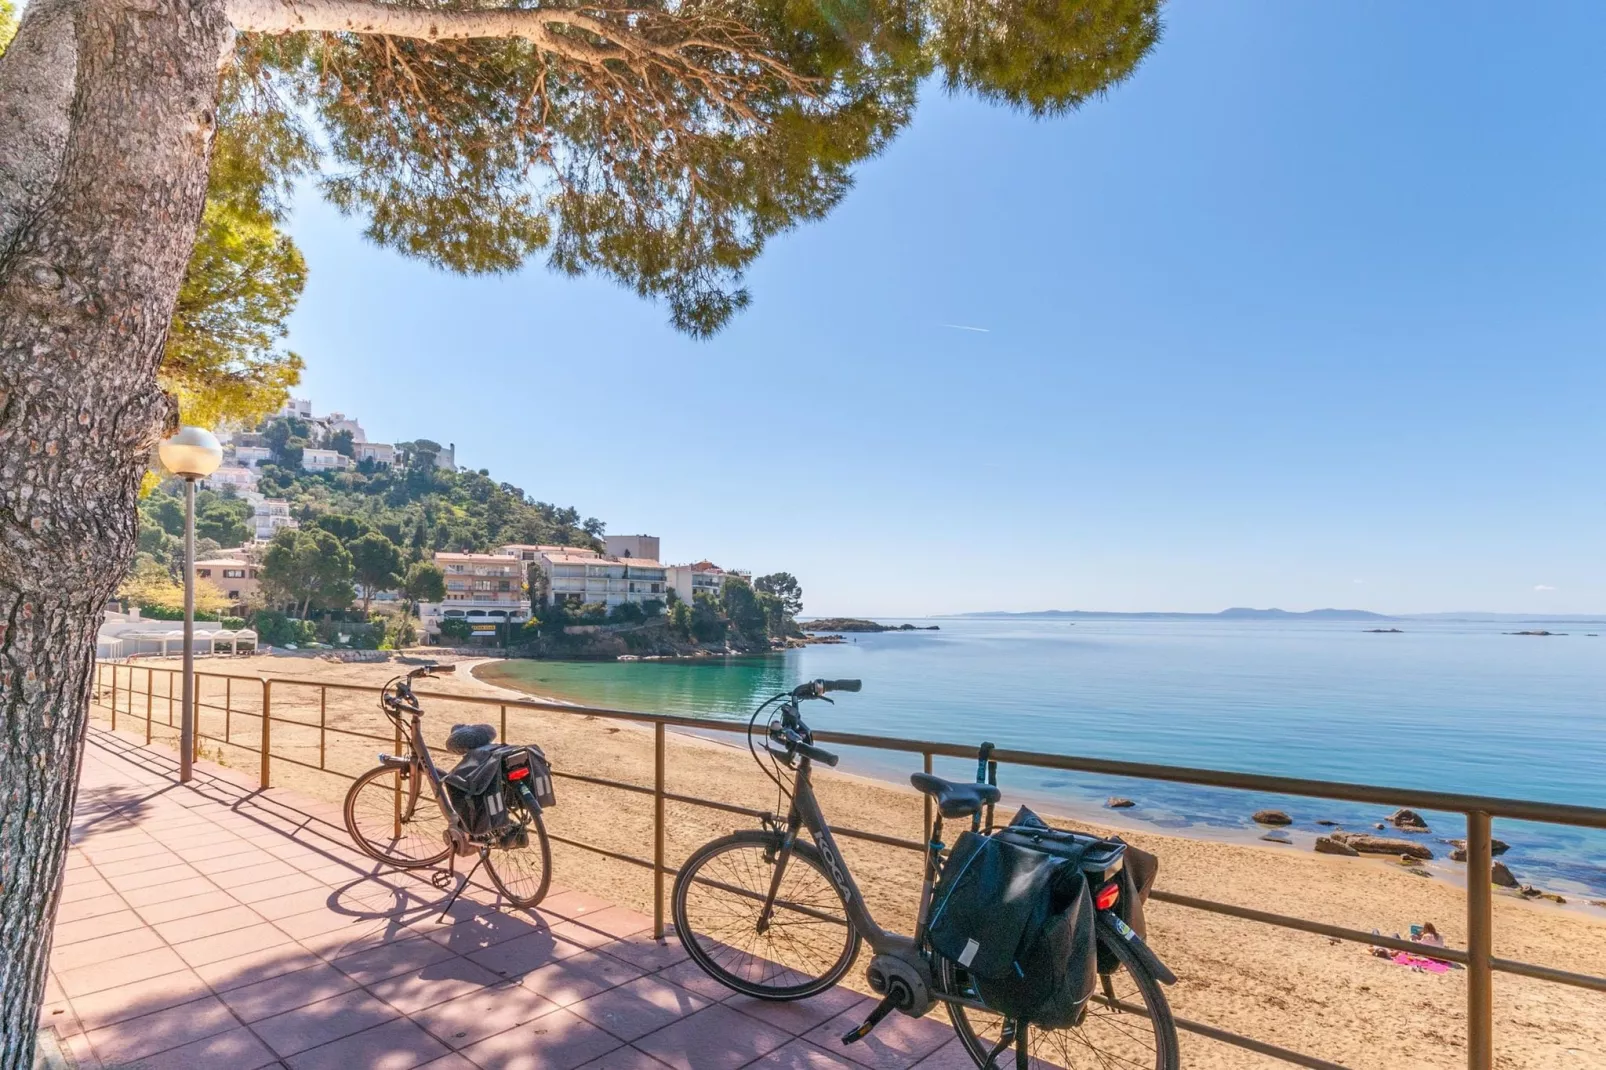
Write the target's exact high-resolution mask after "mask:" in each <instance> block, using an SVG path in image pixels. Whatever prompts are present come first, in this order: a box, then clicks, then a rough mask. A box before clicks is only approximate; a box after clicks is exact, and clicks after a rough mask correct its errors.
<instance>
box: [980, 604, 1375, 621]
mask: <svg viewBox="0 0 1606 1070" xmlns="http://www.w3.org/2000/svg"><path fill="white" fill-rule="evenodd" d="M950 615H951V616H955V617H1031V618H1033V619H1070V620H1394V619H1396V618H1394V617H1386V616H1384V615H1383V614H1381V613H1372V612H1369V611H1367V610H1364V609H1311V610H1306V611H1305V612H1303V613H1295V612H1291V611H1290V610H1286V609H1247V608H1244V607H1242V606H1237V607H1234V608H1232V609H1223V610H1222V611H1221V612H1219V613H1105V612H1099V611H1096V610H1089V609H1044V610H1039V611H1036V612H1029V613H1003V612H983V613H954V614H950Z"/></svg>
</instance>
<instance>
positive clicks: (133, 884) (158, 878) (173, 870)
mask: <svg viewBox="0 0 1606 1070" xmlns="http://www.w3.org/2000/svg"><path fill="white" fill-rule="evenodd" d="M199 876H200V874H199V873H197V872H195V870H193V869H191V868H190V867H189V866H188V865H186V864H185V863H183V862H180V863H179V864H178V865H169V866H162V867H160V868H159V869H141V870H136V871H134V872H133V873H124V874H121V875H119V876H116V877H107V878H106V880H107V881H108V882H109V883H110V884H111V885H112V887H114V888H115V889H117V891H119V892H125V893H126V892H132V891H135V890H137V889H140V888H154V887H165V886H169V885H174V884H178V883H179V882H180V881H185V880H188V879H190V878H191V877H199Z"/></svg>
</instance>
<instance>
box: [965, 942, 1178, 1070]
mask: <svg viewBox="0 0 1606 1070" xmlns="http://www.w3.org/2000/svg"><path fill="white" fill-rule="evenodd" d="M1098 938H1099V945H1100V946H1101V947H1104V948H1108V949H1109V950H1110V952H1111V953H1113V954H1114V956H1115V957H1116V959H1117V960H1118V961H1119V962H1120V967H1119V968H1118V969H1116V970H1115V971H1114V972H1113V973H1111V974H1108V975H1101V976H1100V977H1099V988H1098V989H1096V990H1095V991H1094V993H1093V997H1092V999H1091V1000H1089V1001H1088V1008H1087V1017H1085V1018H1084V1019H1083V1020H1082V1024H1081V1025H1079V1026H1076V1027H1075V1028H1072V1029H1038V1028H1036V1027H1028V1029H1029V1031H1028V1033H1027V1037H1026V1048H1027V1053H1028V1054H1029V1055H1030V1057H1031V1062H1030V1063H1029V1064H1028V1065H1030V1066H1031V1067H1032V1070H1051V1068H1052V1070H1179V1067H1181V1065H1182V1056H1181V1053H1180V1050H1179V1048H1178V1046H1177V1027H1176V1025H1175V1023H1174V1022H1173V1020H1172V1018H1171V1006H1170V1004H1168V1003H1167V1002H1166V999H1165V993H1164V992H1163V991H1162V990H1161V988H1160V982H1159V981H1158V980H1156V979H1155V977H1154V975H1153V974H1151V973H1150V972H1149V971H1148V968H1147V967H1145V966H1144V965H1143V963H1141V962H1139V961H1138V959H1137V956H1135V955H1134V954H1132V952H1131V950H1130V949H1128V947H1127V945H1126V941H1124V940H1121V939H1120V938H1118V937H1111V936H1109V935H1107V934H1106V933H1104V932H1103V931H1102V930H1100V932H1099V934H1098ZM937 962H938V964H939V969H940V976H941V980H942V985H943V988H944V989H945V990H946V991H949V992H954V993H957V994H962V995H967V996H969V997H970V998H976V994H975V990H974V989H973V988H972V987H971V984H970V980H969V978H968V976H967V975H966V974H965V971H964V969H963V968H961V967H959V966H957V965H955V964H954V963H953V962H950V961H949V960H947V959H938V960H937ZM948 1015H949V1017H950V1018H952V1019H953V1023H954V1032H956V1033H958V1034H959V1040H960V1042H961V1043H962V1044H964V1046H965V1050H966V1051H968V1052H969V1053H970V1057H971V1058H972V1059H975V1060H976V1065H977V1066H982V1065H984V1063H985V1061H986V1059H987V1056H988V1054H989V1053H990V1052H991V1051H992V1050H993V1048H994V1046H995V1045H997V1043H998V1038H999V1036H1000V1035H1001V1033H1000V1031H1001V1029H1002V1028H1003V1024H1004V1019H1003V1018H1002V1017H1001V1016H999V1015H996V1014H993V1013H991V1012H988V1011H978V1010H975V1009H973V1008H970V1007H965V1006H963V1005H960V1004H957V1003H950V1004H949V1005H948ZM1014 1060H1015V1055H1014V1053H1013V1051H1012V1050H1011V1051H1009V1052H1007V1053H1000V1054H999V1056H998V1063H997V1065H998V1066H999V1067H1000V1068H1001V1070H1010V1068H1012V1067H1013V1066H1014V1065H1015V1061H1014Z"/></svg>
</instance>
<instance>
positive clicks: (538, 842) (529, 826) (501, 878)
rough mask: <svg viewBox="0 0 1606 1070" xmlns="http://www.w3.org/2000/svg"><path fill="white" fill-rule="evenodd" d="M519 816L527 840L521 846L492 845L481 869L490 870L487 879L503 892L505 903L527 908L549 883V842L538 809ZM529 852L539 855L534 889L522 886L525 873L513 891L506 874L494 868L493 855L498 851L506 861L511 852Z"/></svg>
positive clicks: (524, 880) (550, 857) (539, 899)
mask: <svg viewBox="0 0 1606 1070" xmlns="http://www.w3.org/2000/svg"><path fill="white" fill-rule="evenodd" d="M523 809H524V808H523V807H522V806H520V807H519V810H520V811H523ZM522 820H523V821H524V825H525V829H526V830H527V831H529V832H532V833H533V836H532V837H531V842H529V843H528V844H526V845H525V846H523V847H492V848H491V849H490V850H489V851H488V852H487V853H486V855H485V869H486V870H487V872H489V873H490V875H491V882H492V883H493V884H495V885H496V889H497V891H499V892H501V893H502V894H503V895H504V896H506V897H507V901H508V902H509V903H512V904H513V905H514V906H516V907H519V908H520V909H523V910H527V909H529V908H530V907H533V906H535V905H536V904H537V903H539V902H540V901H541V900H543V899H545V898H546V893H547V891H548V890H549V889H550V888H551V887H552V844H551V843H550V842H549V841H548V840H547V835H546V823H545V822H544V821H542V820H541V812H540V811H539V810H537V811H535V812H534V813H529V814H527V815H526V819H522ZM530 852H533V853H535V854H537V855H538V856H539V858H540V865H541V875H540V878H539V879H538V880H537V882H536V887H535V888H534V889H531V888H528V887H526V886H525V884H526V882H527V880H528V878H527V877H526V878H522V879H521V880H520V882H519V883H520V887H519V889H518V890H517V891H515V890H514V888H513V887H512V885H511V884H510V882H509V880H508V876H506V875H504V874H503V872H502V870H501V869H499V868H498V866H497V862H496V858H497V856H498V855H502V856H504V863H506V862H507V861H508V860H509V859H511V858H512V857H514V856H515V855H517V856H518V857H523V858H528V857H529V853H530ZM506 868H507V869H508V870H509V871H511V869H512V866H510V865H509V866H507V867H506Z"/></svg>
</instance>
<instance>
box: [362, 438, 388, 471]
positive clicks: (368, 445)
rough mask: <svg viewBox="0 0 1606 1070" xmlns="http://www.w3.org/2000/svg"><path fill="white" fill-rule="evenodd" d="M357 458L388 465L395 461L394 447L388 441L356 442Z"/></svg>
mask: <svg viewBox="0 0 1606 1070" xmlns="http://www.w3.org/2000/svg"><path fill="white" fill-rule="evenodd" d="M357 460H359V461H373V462H374V463H375V464H380V465H385V466H387V467H388V466H389V465H392V464H395V463H396V447H395V446H392V445H391V444H390V443H388V442H359V443H357Z"/></svg>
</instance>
